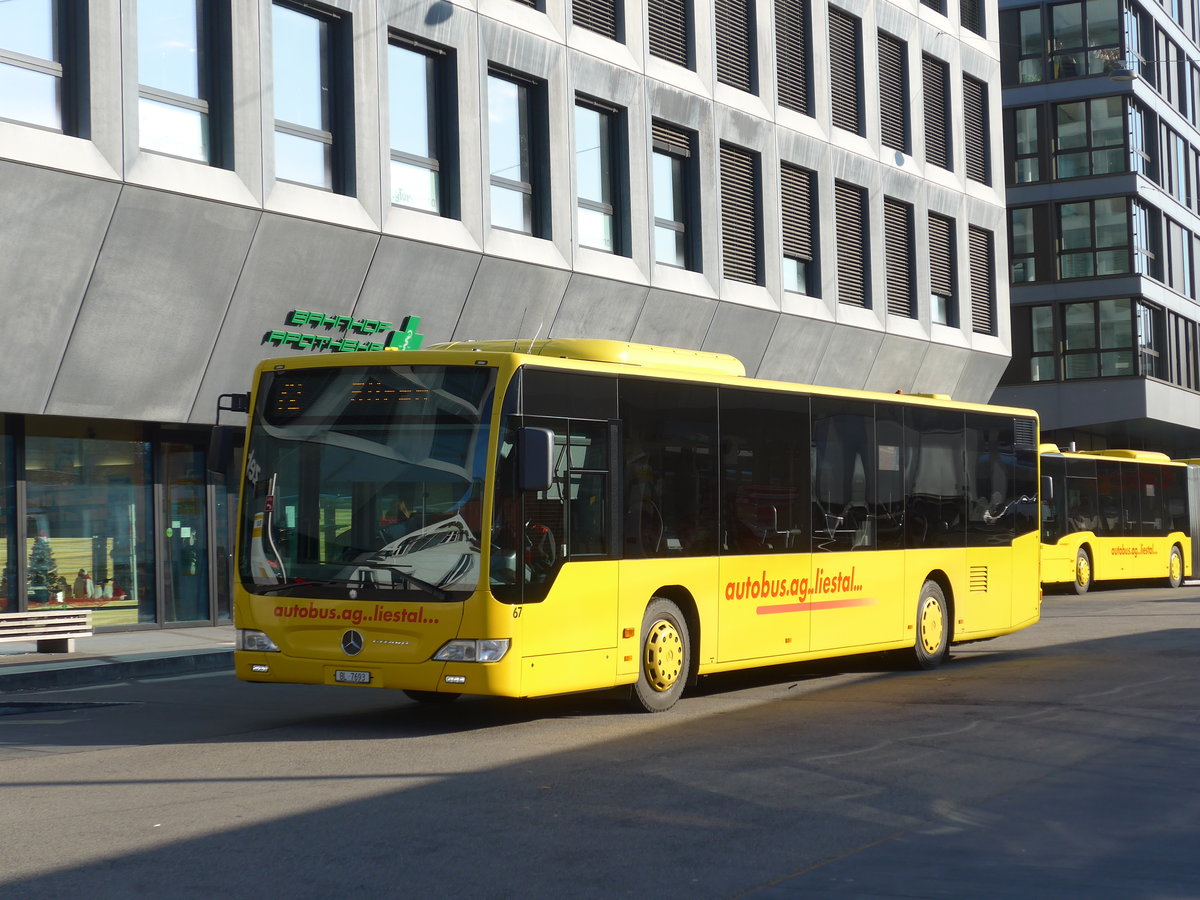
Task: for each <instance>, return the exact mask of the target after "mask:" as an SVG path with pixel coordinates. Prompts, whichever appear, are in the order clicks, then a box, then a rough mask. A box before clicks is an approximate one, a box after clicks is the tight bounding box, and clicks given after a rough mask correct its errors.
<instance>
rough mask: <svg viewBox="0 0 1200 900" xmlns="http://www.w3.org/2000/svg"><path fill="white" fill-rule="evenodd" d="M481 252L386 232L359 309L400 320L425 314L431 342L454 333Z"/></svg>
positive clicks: (372, 315) (369, 315) (423, 323)
mask: <svg viewBox="0 0 1200 900" xmlns="http://www.w3.org/2000/svg"><path fill="white" fill-rule="evenodd" d="M480 258H481V256H480V254H478V253H472V252H469V251H466V250H456V249H453V248H450V247H439V246H437V245H434V244H420V243H417V242H416V241H408V240H404V239H403V238H394V237H387V236H385V237H384V238H383V240H381V241H380V242H379V249H378V250H377V251H376V252H375V258H374V259H373V260H372V261H371V268H370V271H368V272H367V280H366V283H365V284H364V285H363V289H362V295H361V296H360V297H359V301H358V305H357V306H355V307H354V314H355V315H356V316H358V317H359V318H371V319H387V320H388V321H389V322H395V323H397V324H399V322H400V320H401V319H403V318H404V317H405V316H420V317H421V328H420V331H421V334H423V335H425V341H424V343H425V344H426V345H428V344H432V343H435V342H437V341H448V340H450V338H451V337H452V336H453V335H454V328H455V326H457V325H458V320H459V317H460V316H461V315H462V309H463V304H464V303H466V300H467V294H468V293H469V292H470V290H471V284H472V283H473V282H474V281H475V273H476V271H477V270H478V269H479V261H480Z"/></svg>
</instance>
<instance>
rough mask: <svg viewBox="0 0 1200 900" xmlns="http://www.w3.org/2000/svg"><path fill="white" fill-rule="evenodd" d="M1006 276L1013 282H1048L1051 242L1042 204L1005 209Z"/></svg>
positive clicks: (1047, 220)
mask: <svg viewBox="0 0 1200 900" xmlns="http://www.w3.org/2000/svg"><path fill="white" fill-rule="evenodd" d="M1008 227H1009V233H1008V250H1009V265H1010V270H1009V279H1010V281H1011V282H1012V283H1013V284H1027V283H1031V282H1035V281H1050V280H1051V279H1052V278H1053V272H1054V255H1055V245H1054V240H1053V238H1052V236H1051V229H1050V224H1049V211H1048V207H1046V206H1021V207H1016V208H1013V209H1010V210H1009V211H1008Z"/></svg>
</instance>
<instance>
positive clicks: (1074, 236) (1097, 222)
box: [1058, 197, 1129, 278]
mask: <svg viewBox="0 0 1200 900" xmlns="http://www.w3.org/2000/svg"><path fill="white" fill-rule="evenodd" d="M1058 247H1059V253H1058V261H1059V277H1060V278H1093V277H1095V276H1097V275H1124V274H1126V273H1128V272H1129V204H1128V201H1127V199H1126V198H1125V197H1104V198H1101V199H1099V200H1078V201H1075V202H1072V203H1060V204H1059V205H1058Z"/></svg>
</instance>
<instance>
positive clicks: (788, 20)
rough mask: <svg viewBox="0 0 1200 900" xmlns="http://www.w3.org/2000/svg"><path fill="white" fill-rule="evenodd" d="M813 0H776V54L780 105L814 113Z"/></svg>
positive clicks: (801, 111)
mask: <svg viewBox="0 0 1200 900" xmlns="http://www.w3.org/2000/svg"><path fill="white" fill-rule="evenodd" d="M809 2H810V0H775V57H776V60H777V66H778V69H779V71H778V81H779V105H780V106H784V107H787V108H788V109H790V110H792V111H794V112H798V113H803V114H804V115H806V116H809V115H812V112H811V109H812V95H811V83H812V78H811V72H810V67H811V65H812V52H811V51H812V16H811V10H810V6H809Z"/></svg>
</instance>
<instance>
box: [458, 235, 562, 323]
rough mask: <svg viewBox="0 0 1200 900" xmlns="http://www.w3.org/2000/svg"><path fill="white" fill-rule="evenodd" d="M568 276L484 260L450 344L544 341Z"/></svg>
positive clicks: (520, 263)
mask: <svg viewBox="0 0 1200 900" xmlns="http://www.w3.org/2000/svg"><path fill="white" fill-rule="evenodd" d="M570 279H571V273H570V272H568V271H564V270H562V269H550V268H546V267H544V266H532V265H529V264H528V263H522V262H516V261H514V260H510V259H498V258H496V257H494V256H485V257H484V258H483V261H482V262H480V264H479V272H478V274H477V275H476V276H475V283H474V284H473V285H472V286H471V292H470V294H468V295H467V302H466V305H465V306H464V307H463V312H462V317H461V318H460V319H459V322H458V327H457V328H455V329H454V339H455V340H456V341H483V340H492V339H507V338H520V339H526V340H532V339H533V338H535V337H545V336H546V335H547V334H548V333H549V331H550V327H551V326H552V325H553V324H554V317H555V314H556V313H557V312H558V306H559V302H560V301H561V300H562V297H563V292H564V291H566V289H567V282H568V281H570Z"/></svg>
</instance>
